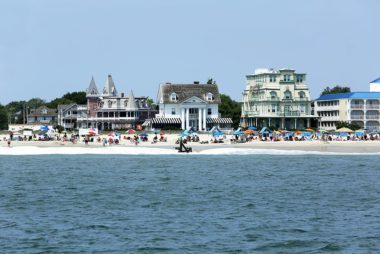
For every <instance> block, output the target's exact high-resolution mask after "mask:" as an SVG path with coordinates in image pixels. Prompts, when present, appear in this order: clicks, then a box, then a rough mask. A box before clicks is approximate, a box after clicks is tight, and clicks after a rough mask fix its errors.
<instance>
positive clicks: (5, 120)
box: [0, 104, 8, 130]
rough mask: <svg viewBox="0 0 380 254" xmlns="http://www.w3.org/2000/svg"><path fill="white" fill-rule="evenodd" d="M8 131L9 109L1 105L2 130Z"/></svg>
mask: <svg viewBox="0 0 380 254" xmlns="http://www.w3.org/2000/svg"><path fill="white" fill-rule="evenodd" d="M7 129H8V113H7V109H6V108H5V107H4V106H3V105H1V104H0V130H7Z"/></svg>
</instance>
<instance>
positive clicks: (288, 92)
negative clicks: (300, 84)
mask: <svg viewBox="0 0 380 254" xmlns="http://www.w3.org/2000/svg"><path fill="white" fill-rule="evenodd" d="M284 97H285V99H291V98H292V93H291V92H290V91H289V90H287V91H285V93H284Z"/></svg>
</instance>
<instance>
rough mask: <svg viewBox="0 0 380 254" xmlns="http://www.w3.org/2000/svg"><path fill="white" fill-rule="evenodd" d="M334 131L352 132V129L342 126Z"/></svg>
mask: <svg viewBox="0 0 380 254" xmlns="http://www.w3.org/2000/svg"><path fill="white" fill-rule="evenodd" d="M336 132H349V133H350V132H354V131H353V130H351V129H349V128H347V127H342V128H340V129H337V130H336Z"/></svg>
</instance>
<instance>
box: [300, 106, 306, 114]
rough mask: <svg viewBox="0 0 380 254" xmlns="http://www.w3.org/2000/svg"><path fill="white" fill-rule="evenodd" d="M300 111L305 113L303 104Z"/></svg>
mask: <svg viewBox="0 0 380 254" xmlns="http://www.w3.org/2000/svg"><path fill="white" fill-rule="evenodd" d="M300 111H301V113H305V105H304V104H301V105H300Z"/></svg>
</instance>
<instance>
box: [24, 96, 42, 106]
mask: <svg viewBox="0 0 380 254" xmlns="http://www.w3.org/2000/svg"><path fill="white" fill-rule="evenodd" d="M45 104H46V102H45V100H43V99H40V98H32V99H30V100H28V101H27V102H26V106H27V107H28V108H39V107H41V106H44V105H45Z"/></svg>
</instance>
